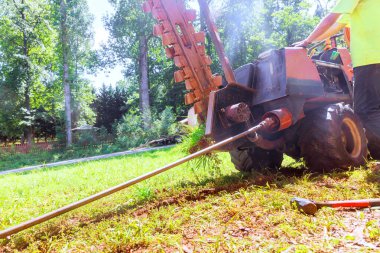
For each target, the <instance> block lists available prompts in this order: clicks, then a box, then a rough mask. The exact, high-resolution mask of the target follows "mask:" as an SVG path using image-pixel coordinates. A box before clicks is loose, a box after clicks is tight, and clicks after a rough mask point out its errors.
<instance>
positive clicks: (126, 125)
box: [116, 107, 180, 148]
mask: <svg viewBox="0 0 380 253" xmlns="http://www.w3.org/2000/svg"><path fill="white" fill-rule="evenodd" d="M175 121H176V116H175V114H174V113H173V110H172V108H171V107H167V108H166V109H165V110H164V111H163V112H161V113H160V117H158V116H153V120H152V122H153V123H152V126H151V127H150V128H149V129H143V127H142V126H143V122H142V119H141V117H140V116H139V115H135V114H126V115H124V116H123V118H122V120H121V122H120V123H119V124H118V125H117V127H116V133H117V143H118V144H119V145H120V146H122V147H124V148H132V147H137V146H140V145H141V144H145V143H147V142H149V141H152V140H155V139H159V138H162V137H167V136H170V135H176V134H178V132H179V129H180V128H179V127H178V125H177V124H176V123H175Z"/></svg>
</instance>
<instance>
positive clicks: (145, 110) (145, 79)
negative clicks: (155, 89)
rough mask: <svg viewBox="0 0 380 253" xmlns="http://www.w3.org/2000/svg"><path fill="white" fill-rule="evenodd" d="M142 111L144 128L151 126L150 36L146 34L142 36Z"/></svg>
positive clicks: (140, 56)
mask: <svg viewBox="0 0 380 253" xmlns="http://www.w3.org/2000/svg"><path fill="white" fill-rule="evenodd" d="M139 67H140V91H139V92H140V111H141V115H142V120H143V127H144V129H149V128H150V126H151V112H150V101H149V76H148V38H147V37H146V36H145V35H141V36H140V54H139Z"/></svg>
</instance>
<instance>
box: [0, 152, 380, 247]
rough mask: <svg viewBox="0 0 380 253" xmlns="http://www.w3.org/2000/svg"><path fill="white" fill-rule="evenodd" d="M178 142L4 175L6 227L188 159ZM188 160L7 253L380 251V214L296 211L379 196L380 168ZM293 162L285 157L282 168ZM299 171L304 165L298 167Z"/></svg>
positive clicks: (35, 232) (18, 241)
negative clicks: (308, 203) (278, 168)
mask: <svg viewBox="0 0 380 253" xmlns="http://www.w3.org/2000/svg"><path fill="white" fill-rule="evenodd" d="M182 156H183V154H181V153H180V152H179V151H177V150H176V149H171V150H166V151H156V152H151V153H145V154H139V155H134V156H128V157H119V158H113V159H108V160H102V161H95V162H90V163H83V164H77V165H71V166H67V167H58V168H54V169H45V170H40V171H34V172H29V173H24V174H17V175H14V174H13V175H4V176H0V191H1V195H0V229H5V228H7V227H9V226H13V225H16V224H18V223H20V222H22V221H26V220H28V219H30V218H32V217H36V216H38V215H42V214H44V213H46V212H49V211H52V210H54V209H56V208H59V207H62V206H64V205H66V204H69V203H72V202H74V201H76V200H79V199H81V198H84V197H87V196H89V195H91V194H94V193H97V192H99V191H101V190H104V189H106V188H108V187H111V186H114V185H117V184H119V183H122V182H124V181H127V180H129V179H131V178H134V177H136V176H138V175H141V174H143V173H146V172H149V171H151V170H153V169H155V168H158V167H160V166H162V165H165V164H167V163H170V162H172V161H174V160H176V159H177V158H180V157H182ZM220 158H221V161H222V163H221V164H220V166H219V169H217V170H215V169H209V168H206V167H204V166H196V165H195V164H194V163H193V164H192V166H191V165H183V166H181V167H179V168H176V169H173V170H171V171H168V172H166V173H164V174H162V175H160V176H157V177H155V178H152V179H150V180H148V181H145V182H143V183H141V184H139V185H137V186H135V187H132V188H130V189H126V190H124V191H122V192H120V193H117V194H115V195H113V196H109V197H107V198H105V199H103V200H100V201H98V202H95V203H92V204H90V205H88V206H85V207H82V208H81V209H78V210H76V211H73V212H71V213H68V214H66V215H64V216H61V217H59V218H56V219H54V220H52V221H50V222H47V223H44V224H41V225H38V226H36V227H34V228H31V229H28V230H26V231H24V232H21V233H19V234H17V235H14V236H12V237H11V239H9V240H2V241H1V240H0V252H17V251H25V252H131V251H133V252H375V251H379V252H380V222H379V221H380V212H379V211H376V210H372V211H368V210H367V211H366V210H362V211H358V210H344V211H343V210H332V209H327V208H325V209H322V210H320V211H319V212H318V213H317V214H316V216H306V215H303V214H301V213H298V212H296V211H294V210H292V208H291V206H290V205H289V200H290V199H291V198H292V197H294V196H299V197H305V198H310V199H314V200H330V199H331V200H332V199H341V200H344V199H351V198H354V199H359V198H375V197H379V196H380V194H379V193H380V170H379V169H377V168H362V169H358V170H352V171H348V172H336V173H331V174H324V175H312V174H305V173H303V174H302V175H297V174H300V173H292V172H289V171H288V170H286V171H285V170H284V172H279V173H270V172H266V173H264V172H263V173H256V174H253V175H243V174H241V173H238V172H236V171H235V169H234V168H233V166H232V164H231V163H230V162H229V156H228V155H227V154H220ZM290 162H291V161H290V160H287V161H285V165H287V164H289V163H290ZM294 171H296V172H297V171H298V170H297V169H294Z"/></svg>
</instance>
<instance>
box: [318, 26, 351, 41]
mask: <svg viewBox="0 0 380 253" xmlns="http://www.w3.org/2000/svg"><path fill="white" fill-rule="evenodd" d="M345 27H346V25H345V24H341V23H339V22H337V23H335V24H334V25H333V26H332V27H330V29H328V30H327V31H326V32H324V33H323V34H322V35H321V36H319V37H318V38H316V39H315V40H313V41H312V43H314V42H318V41H322V40H326V39H328V38H331V37H332V36H334V35H335V34H337V33H339V32H340V31H341V30H342V29H343V28H345Z"/></svg>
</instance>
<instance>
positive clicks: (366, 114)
mask: <svg viewBox="0 0 380 253" xmlns="http://www.w3.org/2000/svg"><path fill="white" fill-rule="evenodd" d="M354 75H355V83H354V111H355V113H356V114H357V115H358V116H359V117H360V119H361V121H362V123H363V125H364V127H365V129H366V134H367V138H368V148H369V150H370V152H371V155H372V157H373V158H375V159H380V64H373V65H367V66H361V67H356V68H354Z"/></svg>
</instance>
